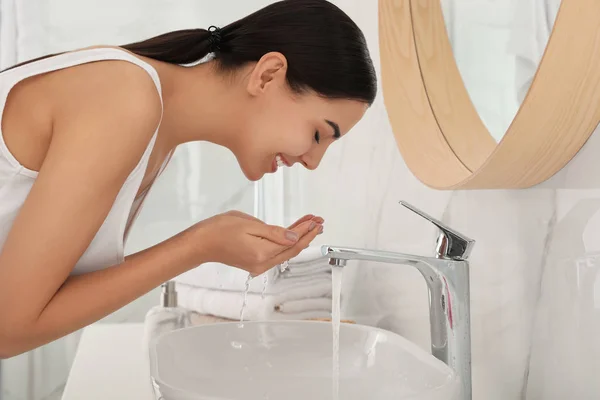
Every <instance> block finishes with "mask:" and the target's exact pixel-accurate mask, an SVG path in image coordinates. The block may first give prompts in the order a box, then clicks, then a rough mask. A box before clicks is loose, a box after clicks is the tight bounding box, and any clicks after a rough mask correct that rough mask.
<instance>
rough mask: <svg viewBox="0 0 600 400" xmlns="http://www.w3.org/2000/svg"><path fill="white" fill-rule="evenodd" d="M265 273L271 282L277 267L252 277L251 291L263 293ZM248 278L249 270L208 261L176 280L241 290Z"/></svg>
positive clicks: (200, 285)
mask: <svg viewBox="0 0 600 400" xmlns="http://www.w3.org/2000/svg"><path fill="white" fill-rule="evenodd" d="M264 275H267V279H268V282H269V283H271V282H273V281H274V280H275V278H276V272H275V268H274V269H271V270H270V271H267V272H265V274H263V275H261V276H260V277H256V278H254V279H252V281H251V282H250V293H262V291H263V286H264V281H263V277H264ZM247 279H248V272H246V271H244V270H241V269H239V268H234V267H230V266H229V265H225V264H221V263H206V264H202V265H201V266H199V267H197V268H194V269H192V270H189V271H187V272H185V273H183V274H181V275H179V276H178V277H176V278H175V281H176V282H177V283H181V284H186V285H190V286H196V287H202V288H207V289H217V290H230V291H238V292H239V291H243V290H244V289H245V287H246V280H247ZM267 286H269V285H267Z"/></svg>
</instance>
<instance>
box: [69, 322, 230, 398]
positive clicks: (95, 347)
mask: <svg viewBox="0 0 600 400" xmlns="http://www.w3.org/2000/svg"><path fill="white" fill-rule="evenodd" d="M191 320H192V324H193V325H202V324H210V323H215V322H227V321H228V320H225V319H222V318H217V317H213V316H209V315H200V314H196V313H193V314H192V315H191ZM143 336H144V324H141V323H135V324H133V323H130V324H127V323H121V324H104V323H98V324H93V325H90V326H88V327H86V328H85V329H84V330H83V333H82V335H81V340H80V342H79V346H78V348H77V353H76V355H75V360H74V361H73V367H72V368H71V372H70V374H69V379H68V380H67V385H66V386H65V390H64V392H63V397H62V400H81V399H85V400H107V399H110V400H154V399H155V397H154V391H153V389H152V384H151V382H150V372H149V366H148V359H147V358H146V357H145V355H144V352H143V351H142V350H143V345H142V340H143Z"/></svg>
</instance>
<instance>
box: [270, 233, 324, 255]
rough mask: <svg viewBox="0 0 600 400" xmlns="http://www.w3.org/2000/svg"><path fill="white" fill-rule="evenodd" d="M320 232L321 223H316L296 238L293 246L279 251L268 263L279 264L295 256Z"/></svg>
mask: <svg viewBox="0 0 600 400" xmlns="http://www.w3.org/2000/svg"><path fill="white" fill-rule="evenodd" d="M321 232H323V225H320V224H317V227H316V228H314V229H312V230H311V231H309V232H307V233H306V235H305V236H304V237H302V238H301V239H300V240H298V243H296V244H295V245H294V246H293V247H291V248H289V249H286V250H284V251H283V252H281V253H279V255H277V256H275V257H274V258H273V260H272V261H270V262H269V264H271V265H272V264H275V265H277V264H281V263H283V262H284V261H287V260H289V259H292V258H294V257H296V256H297V255H298V254H300V252H301V251H302V250H304V249H306V248H307V247H308V246H309V245H310V243H311V242H312V241H313V240H314V239H315V237H317V235H319V234H320V233H321Z"/></svg>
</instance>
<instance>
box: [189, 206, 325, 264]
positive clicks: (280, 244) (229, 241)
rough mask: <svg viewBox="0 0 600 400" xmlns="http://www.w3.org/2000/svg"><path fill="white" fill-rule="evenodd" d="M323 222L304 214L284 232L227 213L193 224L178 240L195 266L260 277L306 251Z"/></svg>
mask: <svg viewBox="0 0 600 400" xmlns="http://www.w3.org/2000/svg"><path fill="white" fill-rule="evenodd" d="M323 222H324V221H323V219H322V218H320V217H315V216H313V215H306V216H304V217H302V218H301V219H299V220H298V221H296V222H295V223H294V224H292V225H291V226H290V227H289V228H287V229H286V228H283V227H280V226H274V225H267V224H265V223H264V222H263V221H261V220H259V219H257V218H254V217H252V216H250V215H248V214H244V213H242V212H239V211H229V212H226V213H224V214H219V215H216V216H214V217H211V218H208V219H206V220H204V221H201V222H199V223H197V224H195V225H193V226H192V227H190V228H188V229H187V230H185V231H184V232H182V234H181V235H182V236H181V237H182V238H184V246H185V247H186V248H187V249H188V251H189V252H190V254H191V256H192V258H193V259H194V260H196V265H199V264H202V263H204V262H220V263H223V264H227V265H231V266H233V267H237V268H240V269H243V270H246V271H248V272H249V273H250V274H252V275H260V274H262V273H263V272H265V271H267V270H269V269H271V268H273V267H274V266H276V265H278V264H281V263H282V262H284V261H286V260H289V259H290V258H293V257H295V256H297V255H298V254H299V253H300V252H301V251H302V250H304V249H305V248H307V247H308V246H309V244H310V243H311V242H312V241H313V239H314V238H315V237H316V236H317V235H318V234H319V233H321V232H322V231H323Z"/></svg>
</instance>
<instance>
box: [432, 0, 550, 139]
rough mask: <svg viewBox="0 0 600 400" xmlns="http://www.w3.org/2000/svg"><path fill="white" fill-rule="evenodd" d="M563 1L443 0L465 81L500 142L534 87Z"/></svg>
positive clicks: (470, 94)
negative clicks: (532, 80)
mask: <svg viewBox="0 0 600 400" xmlns="http://www.w3.org/2000/svg"><path fill="white" fill-rule="evenodd" d="M560 1H561V0H501V1H489V0H488V1H464V0H442V1H441V4H442V12H443V16H444V22H445V26H446V32H447V34H448V39H449V41H450V45H451V47H452V54H453V55H454V60H455V61H456V65H457V67H458V70H459V72H460V76H461V78H462V81H463V84H464V86H465V89H466V90H467V92H468V95H469V98H470V100H471V102H472V103H473V106H474V107H475V110H476V111H477V114H478V115H479V117H480V118H481V121H482V122H483V124H484V125H485V127H486V128H487V129H488V131H489V132H490V134H491V135H492V138H493V139H494V140H495V141H496V142H499V141H500V140H501V139H502V137H503V136H504V134H505V133H506V131H507V130H508V127H509V126H510V123H511V122H512V121H513V119H514V117H515V115H516V114H517V111H518V110H519V106H520V105H521V103H522V101H523V97H524V94H525V93H526V91H527V89H528V88H529V84H530V83H531V79H532V78H533V75H534V74H535V71H536V69H537V67H538V65H539V62H540V59H541V57H542V54H543V51H544V50H545V48H546V45H547V43H548V38H549V37H550V33H551V32H552V27H553V26H554V20H555V18H556V14H557V13H558V9H559V7H560Z"/></svg>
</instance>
